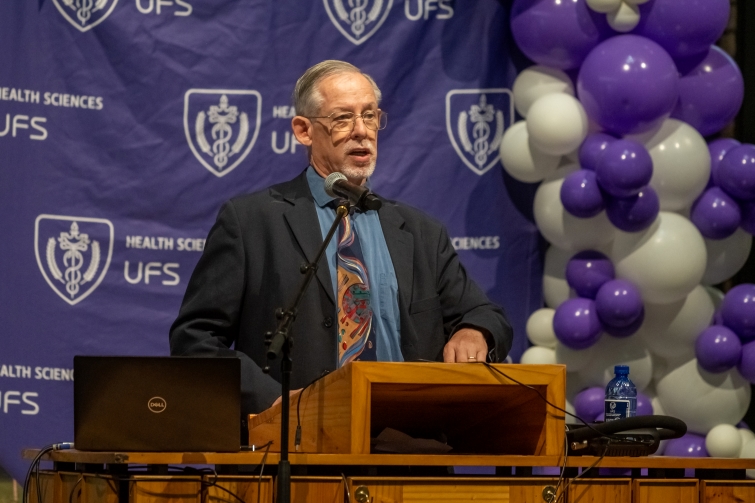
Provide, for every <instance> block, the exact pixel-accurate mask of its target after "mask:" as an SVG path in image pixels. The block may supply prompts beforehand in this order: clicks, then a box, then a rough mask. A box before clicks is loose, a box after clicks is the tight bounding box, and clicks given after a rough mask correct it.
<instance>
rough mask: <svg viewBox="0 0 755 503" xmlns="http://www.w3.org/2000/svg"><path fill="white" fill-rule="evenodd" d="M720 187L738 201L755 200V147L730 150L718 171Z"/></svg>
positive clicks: (749, 146) (746, 146)
mask: <svg viewBox="0 0 755 503" xmlns="http://www.w3.org/2000/svg"><path fill="white" fill-rule="evenodd" d="M716 171H717V173H716V176H717V178H718V186H719V187H721V188H722V189H724V190H725V191H726V192H727V193H728V194H729V195H731V196H733V197H736V198H737V199H744V200H747V201H749V200H752V199H755V145H750V144H745V145H740V146H739V147H735V148H733V149H731V150H729V151H728V152H727V153H726V155H725V156H724V158H723V159H722V160H721V162H720V163H719V164H718V169H717V170H716Z"/></svg>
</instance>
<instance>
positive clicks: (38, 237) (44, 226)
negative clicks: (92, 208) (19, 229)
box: [34, 215, 113, 306]
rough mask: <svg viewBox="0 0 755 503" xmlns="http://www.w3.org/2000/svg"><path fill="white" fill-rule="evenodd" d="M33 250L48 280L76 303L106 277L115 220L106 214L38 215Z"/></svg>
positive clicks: (64, 296) (60, 292) (53, 287)
mask: <svg viewBox="0 0 755 503" xmlns="http://www.w3.org/2000/svg"><path fill="white" fill-rule="evenodd" d="M34 250H35V252H36V255H37V265H38V266H39V270H40V271H42V276H44V278H45V281H47V284H48V285H50V287H51V288H52V289H53V290H54V291H55V293H57V294H58V295H59V296H60V298H61V299H63V300H65V301H66V302H68V303H69V304H70V305H72V306H73V305H75V304H78V303H79V302H81V301H82V300H84V299H85V298H87V297H88V296H89V295H90V294H91V293H92V292H93V291H94V289H95V288H97V287H98V286H99V284H100V283H101V282H102V280H103V279H104V278H105V273H106V272H107V270H108V267H110V259H111V257H112V255H113V224H112V223H111V222H110V221H109V220H105V219H103V218H87V217H69V216H62V215H39V216H38V217H37V220H36V222H35V223H34Z"/></svg>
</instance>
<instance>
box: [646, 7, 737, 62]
mask: <svg viewBox="0 0 755 503" xmlns="http://www.w3.org/2000/svg"><path fill="white" fill-rule="evenodd" d="M728 22H729V0H650V2H648V3H646V4H644V5H640V23H639V24H638V25H637V28H635V29H634V31H633V33H636V34H637V35H642V36H645V37H648V38H649V39H652V40H654V41H656V42H657V43H659V44H660V45H661V46H663V48H664V49H666V51H667V52H668V53H669V54H671V56H673V57H674V58H683V57H687V56H692V55H695V54H699V53H701V52H704V51H705V50H707V49H708V47H710V46H711V45H712V44H714V43H715V42H716V40H718V39H719V38H721V35H723V33H724V30H725V29H726V25H727V24H728Z"/></svg>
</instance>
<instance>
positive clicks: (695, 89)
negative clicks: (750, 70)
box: [671, 45, 745, 136]
mask: <svg viewBox="0 0 755 503" xmlns="http://www.w3.org/2000/svg"><path fill="white" fill-rule="evenodd" d="M692 62H695V63H697V65H695V66H694V67H693V68H691V69H689V70H688V71H685V70H687V69H686V68H685V69H684V70H682V67H684V66H685V65H690V64H691V63H692ZM677 67H680V68H679V70H680V72H681V73H682V76H681V78H680V79H679V101H678V102H677V104H676V108H675V109H674V111H673V112H671V117H673V118H675V119H679V120H681V121H684V122H686V123H688V124H690V125H691V126H692V127H694V128H695V129H697V130H698V131H699V132H700V134H701V135H703V136H709V135H712V134H713V133H717V132H719V131H721V130H722V129H723V128H724V127H726V125H727V124H729V123H730V122H731V121H732V120H734V117H736V115H737V113H738V112H739V109H740V107H741V106H742V101H743V100H744V96H745V84H744V79H743V78H742V72H741V71H739V67H738V66H737V64H736V63H735V62H734V60H733V59H732V58H731V56H729V55H728V54H726V53H725V52H724V51H723V50H722V49H720V48H719V47H716V46H715V45H714V46H712V47H711V48H710V49H709V50H708V52H707V53H706V54H705V57H704V58H703V59H702V61H700V58H699V57H696V58H693V61H690V62H680V61H677Z"/></svg>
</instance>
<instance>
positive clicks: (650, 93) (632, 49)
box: [567, 2, 679, 134]
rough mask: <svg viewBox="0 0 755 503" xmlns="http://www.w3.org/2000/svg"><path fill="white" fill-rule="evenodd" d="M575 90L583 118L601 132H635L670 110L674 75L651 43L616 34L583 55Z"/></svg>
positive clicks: (674, 97)
mask: <svg viewBox="0 0 755 503" xmlns="http://www.w3.org/2000/svg"><path fill="white" fill-rule="evenodd" d="M567 3H568V2H567ZM577 92H578V94H579V100H580V101H581V102H582V105H584V107H585V111H586V112H587V115H588V116H589V117H590V118H591V119H592V120H594V121H595V122H597V123H598V124H600V125H601V126H602V127H603V128H604V129H606V130H607V131H609V132H613V133H619V134H629V133H640V132H644V131H648V130H650V129H652V128H653V127H654V126H656V125H657V124H659V123H660V122H661V121H662V120H664V119H665V118H667V117H668V116H669V114H670V113H671V111H672V110H673V109H674V106H675V105H676V101H677V99H678V98H679V73H678V71H677V69H676V66H675V65H674V61H673V60H672V59H671V57H670V56H669V55H668V53H666V51H664V50H663V48H662V47H661V46H659V45H658V44H656V43H655V42H653V41H652V40H648V39H647V38H644V37H638V36H637V35H619V36H617V37H614V38H611V39H608V40H606V41H605V42H603V43H601V44H600V45H598V46H597V47H596V48H595V49H593V51H592V52H591V53H590V54H589V55H588V56H587V58H586V59H585V62H584V63H583V64H582V69H581V70H580V72H579V77H578V78H577Z"/></svg>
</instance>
